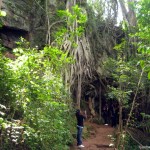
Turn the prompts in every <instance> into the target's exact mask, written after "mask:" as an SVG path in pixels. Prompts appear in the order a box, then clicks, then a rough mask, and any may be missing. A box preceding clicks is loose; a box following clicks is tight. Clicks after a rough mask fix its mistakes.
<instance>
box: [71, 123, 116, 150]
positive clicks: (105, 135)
mask: <svg viewBox="0 0 150 150" xmlns="http://www.w3.org/2000/svg"><path fill="white" fill-rule="evenodd" d="M85 126H87V127H90V136H89V137H88V138H87V139H83V145H84V146H85V147H84V148H78V147H77V146H76V145H74V146H73V147H71V148H70V150H80V149H83V150H114V148H113V145H112V144H113V140H112V135H113V133H114V130H115V129H114V128H112V127H110V126H109V125H98V124H95V123H90V122H85Z"/></svg>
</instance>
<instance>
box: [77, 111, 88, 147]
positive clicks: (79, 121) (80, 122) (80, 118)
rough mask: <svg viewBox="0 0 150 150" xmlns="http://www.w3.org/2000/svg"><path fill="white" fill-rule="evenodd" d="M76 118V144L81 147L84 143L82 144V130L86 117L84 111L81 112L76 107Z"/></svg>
mask: <svg viewBox="0 0 150 150" xmlns="http://www.w3.org/2000/svg"><path fill="white" fill-rule="evenodd" d="M76 118H77V146H78V147H80V148H82V147H85V146H84V145H82V131H83V127H84V120H85V119H86V118H87V115H86V111H85V113H84V114H83V113H82V112H81V110H80V109H77V111H76Z"/></svg>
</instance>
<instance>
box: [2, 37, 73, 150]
mask: <svg viewBox="0 0 150 150" xmlns="http://www.w3.org/2000/svg"><path fill="white" fill-rule="evenodd" d="M21 40H22V42H19V43H18V44H20V45H19V46H18V47H17V48H16V49H14V54H15V56H16V59H15V60H11V59H7V58H5V56H3V55H2V54H1V60H0V69H1V74H0V75H1V84H0V85H1V86H0V88H1V104H3V105H4V106H6V107H7V108H9V109H10V112H8V113H7V114H5V115H4V117H3V119H4V118H5V120H3V119H2V118H1V119H2V122H1V127H2V126H3V127H4V129H6V128H7V127H8V126H9V125H10V124H11V122H10V121H11V120H12V119H15V120H20V121H21V125H22V126H23V127H24V132H23V133H22V136H23V140H24V144H25V145H27V147H28V149H41V150H44V149H45V150H46V149H52V150H57V149H60V148H61V149H67V147H65V145H67V144H69V143H70V142H71V133H70V130H71V126H72V125H71V122H72V121H71V113H70V112H71V107H70V106H71V101H70V99H69V95H67V92H66V90H65V87H64V85H63V80H62V77H61V69H62V68H63V67H64V66H65V64H68V63H70V58H68V57H67V54H66V53H63V52H62V51H60V50H58V49H57V48H55V47H50V46H47V47H45V48H44V49H43V50H40V51H39V50H37V49H31V48H30V47H28V43H26V42H25V41H24V40H23V39H21ZM23 45H25V48H24V47H23ZM6 120H10V121H9V122H7V121H6ZM70 121H71V122H70ZM72 123H73V122H72ZM3 146H5V143H3ZM9 146H10V145H9ZM7 148H8V147H6V149H7Z"/></svg>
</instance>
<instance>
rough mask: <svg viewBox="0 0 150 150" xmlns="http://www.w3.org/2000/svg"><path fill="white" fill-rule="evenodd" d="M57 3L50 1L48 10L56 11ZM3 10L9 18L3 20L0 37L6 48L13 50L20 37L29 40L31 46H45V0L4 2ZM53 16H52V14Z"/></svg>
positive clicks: (6, 0) (11, 0) (5, 0)
mask: <svg viewBox="0 0 150 150" xmlns="http://www.w3.org/2000/svg"><path fill="white" fill-rule="evenodd" d="M56 6H57V1H56V0H53V1H52V2H50V1H49V3H48V8H49V9H50V10H51V11H55V10H56V9H55V8H56ZM1 9H2V10H4V11H6V13H7V16H6V17H4V18H3V19H2V22H3V25H4V26H3V27H2V28H1V29H0V37H1V39H2V42H3V43H4V45H5V46H6V47H9V48H13V47H14V46H15V44H14V43H15V41H17V40H18V39H19V37H20V36H23V37H24V38H27V40H29V41H30V43H31V46H36V45H38V46H39V47H41V46H42V45H44V44H45V41H46V40H45V39H46V32H47V18H46V10H45V0H37V1H35V0H21V1H20V0H9V1H8V0H3V1H2V8H1ZM50 15H51V14H50Z"/></svg>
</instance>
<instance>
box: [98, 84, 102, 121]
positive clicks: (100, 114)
mask: <svg viewBox="0 0 150 150" xmlns="http://www.w3.org/2000/svg"><path fill="white" fill-rule="evenodd" d="M101 98H102V89H101V85H100V87H99V120H102V100H101Z"/></svg>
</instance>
